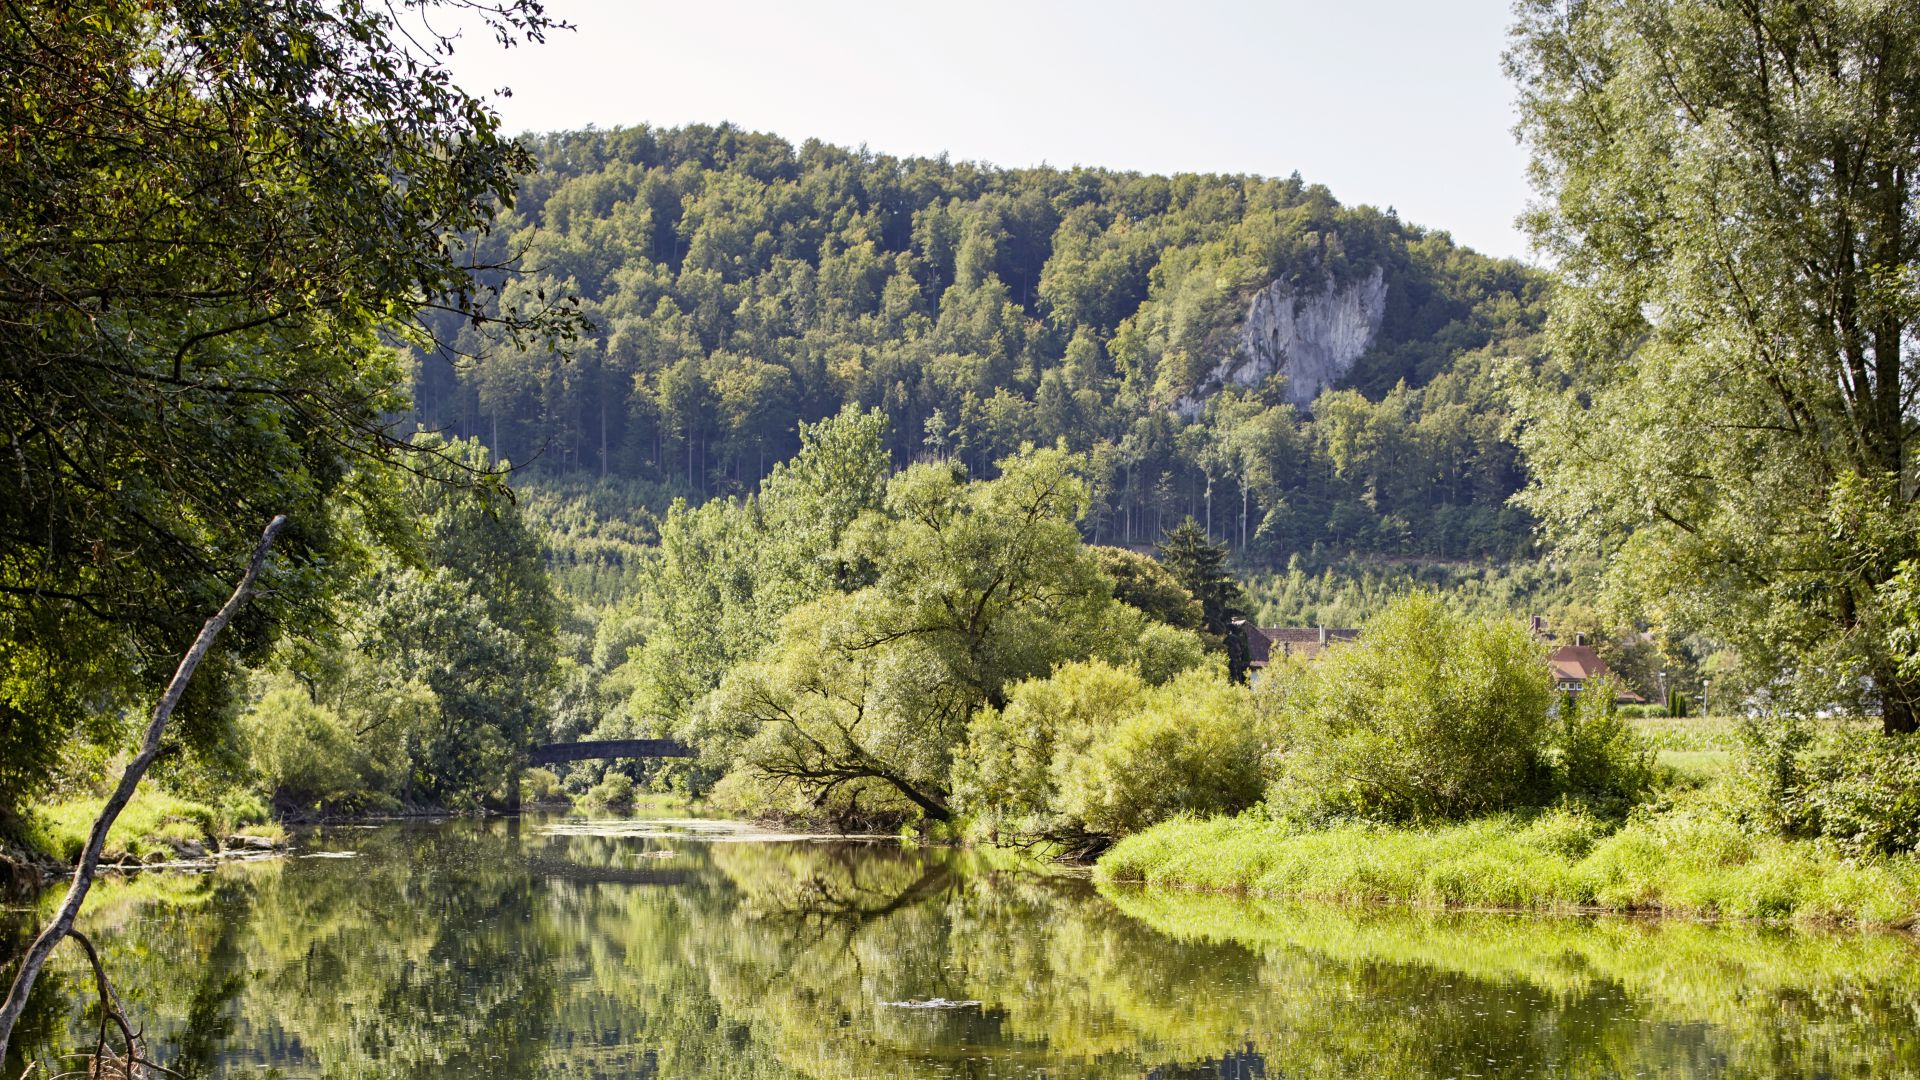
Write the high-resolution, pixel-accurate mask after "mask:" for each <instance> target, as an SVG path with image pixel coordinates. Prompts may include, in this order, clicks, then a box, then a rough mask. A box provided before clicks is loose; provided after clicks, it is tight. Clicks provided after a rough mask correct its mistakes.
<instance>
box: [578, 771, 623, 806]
mask: <svg viewBox="0 0 1920 1080" xmlns="http://www.w3.org/2000/svg"><path fill="white" fill-rule="evenodd" d="M582 801H583V802H585V803H586V804H587V805H588V806H594V807H600V808H603V809H608V810H625V809H626V808H628V807H630V806H632V805H633V781H632V780H630V779H628V778H627V777H626V776H625V775H624V774H622V773H617V772H610V773H608V774H607V775H606V777H605V779H602V780H601V781H600V782H599V783H598V784H595V785H594V786H593V787H592V789H591V790H589V791H588V792H587V793H586V795H585V796H583V797H582Z"/></svg>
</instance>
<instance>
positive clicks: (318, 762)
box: [242, 443, 559, 810]
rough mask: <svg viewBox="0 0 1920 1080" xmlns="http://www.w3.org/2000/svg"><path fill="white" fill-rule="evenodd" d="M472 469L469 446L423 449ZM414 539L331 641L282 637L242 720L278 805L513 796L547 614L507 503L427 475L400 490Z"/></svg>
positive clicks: (541, 714)
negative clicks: (272, 667) (269, 670)
mask: <svg viewBox="0 0 1920 1080" xmlns="http://www.w3.org/2000/svg"><path fill="white" fill-rule="evenodd" d="M434 454H435V457H434V459H433V460H436V461H441V462H445V463H447V465H446V467H447V468H454V469H468V470H472V471H476V472H484V471H486V470H488V469H489V468H490V467H491V460H490V458H489V456H488V455H487V453H486V451H485V450H483V449H481V448H480V447H478V446H477V445H474V444H472V443H454V444H448V445H440V446H435V447H434ZM395 500H396V503H397V505H398V506H399V507H400V508H402V510H403V511H404V513H405V514H406V515H407V520H408V521H409V523H410V526H411V531H412V533H413V535H412V537H411V542H410V545H409V547H410V550H405V551H404V552H403V554H404V555H405V556H406V561H402V559H401V558H397V557H396V558H389V559H386V560H384V561H382V562H380V563H379V564H378V565H377V566H376V567H375V569H374V571H373V573H371V574H370V575H369V576H367V577H366V578H365V579H363V580H362V581H361V582H360V583H359V588H358V591H357V592H356V593H355V594H351V599H352V606H351V607H350V608H349V609H348V610H347V612H346V618H345V619H344V620H343V623H344V625H343V626H342V627H341V630H340V633H339V635H338V636H329V637H324V638H318V639H314V640H300V639H290V640H288V641H286V642H284V643H283V645H282V647H281V649H280V651H279V652H278V654H277V655H276V657H275V667H276V668H277V671H276V672H274V673H270V674H269V675H268V676H266V677H265V678H264V680H263V682H262V685H261V686H260V687H259V689H258V695H259V696H258V697H257V698H256V699H255V700H254V701H253V702H252V703H251V705H250V707H249V709H248V710H247V712H246V713H245V715H244V716H243V719H242V727H243V728H244V729H245V730H246V731H247V732H248V733H249V736H250V750H251V755H252V760H253V765H254V767H255V769H256V770H257V772H258V773H259V779H260V780H261V781H262V782H263V783H264V784H265V785H266V786H267V790H268V791H269V792H271V793H272V794H273V796H274V797H275V798H276V800H278V801H281V802H283V803H286V804H290V805H295V806H300V807H303V808H305V807H313V806H323V807H326V808H329V809H340V810H351V809H356V808H365V807H368V806H380V805H390V804H391V803H392V802H393V801H394V800H401V801H406V802H412V803H416V804H428V805H436V806H442V807H449V808H468V807H473V806H477V805H479V804H480V803H482V802H485V801H504V800H506V799H507V798H508V797H509V796H510V790H509V788H510V779H511V777H512V776H513V774H514V773H515V772H516V771H517V770H518V769H519V768H520V767H521V765H522V763H523V760H524V755H525V752H526V750H527V749H528V748H529V747H530V746H531V745H532V744H533V743H534V741H536V739H537V738H538V737H539V736H541V735H542V734H543V733H544V732H545V731H546V730H547V728H548V725H549V722H550V721H549V717H550V711H549V710H550V708H551V703H552V700H553V697H552V695H553V692H554V691H555V690H556V689H558V688H559V685H558V684H557V682H556V661H557V644H556V641H557V630H558V625H557V624H558V618H559V612H558V605H557V602H556V600H555V598H554V596H553V593H552V588H551V585H550V584H549V581H548V578H547V576H546V572H545V569H544V567H543V565H542V563H541V558H540V548H539V545H538V543H537V542H536V540H535V539H534V536H533V534H532V532H531V531H530V530H529V529H528V527H527V525H526V523H525V522H524V521H523V520H522V518H521V516H520V513H519V509H518V507H517V506H516V505H515V504H514V503H513V502H511V501H509V500H507V499H505V498H493V497H488V496H487V495H486V494H485V493H483V492H477V491H474V490H472V489H469V488H465V487H462V486H460V485H457V484H452V483H448V482H447V478H446V477H444V476H443V475H439V474H437V473H435V472H426V471H423V472H422V474H420V475H416V476H412V477H410V478H409V479H408V481H407V482H406V483H405V484H403V485H401V487H400V490H399V491H398V492H396V494H395Z"/></svg>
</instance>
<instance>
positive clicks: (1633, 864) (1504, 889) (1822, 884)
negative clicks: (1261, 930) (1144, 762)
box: [1094, 798, 1920, 925]
mask: <svg viewBox="0 0 1920 1080" xmlns="http://www.w3.org/2000/svg"><path fill="white" fill-rule="evenodd" d="M1094 876H1095V878H1096V879H1097V880H1099V881H1101V882H1104V883H1109V884H1113V883H1122V882H1144V883H1145V884H1147V885H1149V886H1170V887H1185V888H1196V889H1211V890H1219V891H1229V892H1241V893H1248V894H1252V895H1256V896H1267V897H1290V898H1302V899H1316V900H1331V901H1342V902H1387V903H1397V904H1409V905H1419V906H1429V907H1464V908H1490V909H1511V910H1562V911H1613V912H1658V913H1662V914H1668V915H1686V916H1700V917H1733V918H1759V919H1780V920H1794V921H1805V922H1828V923H1848V924H1860V925H1907V924H1908V923H1910V922H1911V921H1912V920H1913V919H1914V917H1915V915H1916V913H1920V860H1917V859H1915V858H1912V857H1899V858H1887V859H1881V860H1876V861H1870V862H1869V861H1855V860H1850V859H1846V858H1843V857H1841V856H1839V855H1836V854H1834V853H1832V852H1830V851H1828V850H1826V849H1823V848H1820V847H1818V846H1816V845H1814V844H1812V843H1807V842H1799V841H1788V840H1781V839H1777V838H1773V837H1761V836H1753V835H1750V834H1748V833H1747V832H1745V831H1743V830H1742V829H1741V828H1740V827H1739V826H1738V825H1737V824H1736V823H1734V822H1733V821H1732V820H1730V819H1729V818H1727V817H1726V816H1725V815H1723V814H1721V813H1719V812H1717V811H1716V810H1715V809H1713V808H1712V806H1711V805H1710V803H1709V801H1708V800H1707V799H1704V798H1697V799H1693V800H1691V801H1690V802H1683V803H1682V804H1681V805H1680V806H1678V807H1675V808H1671V809H1668V810H1666V811H1665V812H1662V813H1658V814H1653V813H1642V814H1638V815H1636V816H1635V817H1634V818H1633V819H1632V820H1631V821H1630V822H1629V823H1628V824H1627V825H1625V826H1624V827H1621V828H1618V829H1612V828H1610V827H1609V826H1608V825H1606V824H1605V823H1603V822H1601V821H1598V820H1596V819H1593V818H1590V817H1587V816H1584V815H1581V814H1577V813H1572V812H1567V811H1553V812H1548V813H1544V814H1539V815H1536V816H1532V817H1526V816H1503V817H1495V818H1487V819H1483V820H1480V821H1473V822H1467V823H1465V824H1459V825H1447V826H1441V827H1435V828H1428V829H1412V828H1389V827H1384V826H1378V825H1364V824H1352V825H1340V826H1334V827H1330V828H1322V829H1303V828H1299V827H1295V826H1291V825H1286V824H1282V823H1277V822H1272V821H1265V820H1261V819H1258V818H1255V817H1251V816H1247V817H1239V818H1216V819H1213V820H1208V821H1194V820H1181V821H1172V822H1167V823H1165V824H1162V825H1159V826H1156V827H1154V828H1152V829H1148V830H1147V831H1145V832H1142V833H1139V834H1137V835H1135V836H1131V837H1128V838H1126V839H1124V840H1122V841H1121V842H1120V843H1119V844H1117V845H1115V846H1114V848H1113V849H1112V850H1111V851H1109V852H1107V854H1106V855H1105V856H1103V857H1102V858H1101V860H1100V862H1099V864H1098V866H1096V867H1095V869H1094Z"/></svg>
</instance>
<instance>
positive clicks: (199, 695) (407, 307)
mask: <svg viewBox="0 0 1920 1080" xmlns="http://www.w3.org/2000/svg"><path fill="white" fill-rule="evenodd" d="M417 6H418V7H421V8H427V9H431V8H435V7H441V6H465V7H475V6H477V5H456V4H453V3H448V4H440V3H435V2H433V0H429V2H427V3H424V4H421V5H417ZM485 9H486V10H485V11H484V12H482V13H481V14H480V24H481V25H483V26H491V27H492V28H493V30H494V31H495V32H496V33H497V34H498V36H500V37H501V39H502V40H506V41H512V40H520V39H538V38H539V37H540V36H541V35H542V33H543V32H544V30H545V29H546V28H547V27H548V26H549V25H550V23H549V20H548V19H547V18H546V17H545V16H544V15H543V14H542V12H541V10H540V5H539V3H537V2H536V0H507V2H505V3H500V4H489V5H485ZM450 44H451V41H450V39H442V38H428V39H426V42H425V43H423V42H422V40H421V39H420V38H419V37H418V36H417V31H414V30H413V28H411V27H410V26H403V25H402V24H401V22H400V21H399V16H398V15H396V14H395V13H394V12H393V11H392V10H391V9H388V8H386V7H383V6H380V5H365V4H357V3H356V4H346V5H341V4H335V3H331V2H327V0H286V2H276V3H247V4H239V5H218V4H206V3H201V2H198V0H181V2H175V3H148V2H145V0H86V2H83V3H78V4H54V5H48V4H28V5H17V6H15V7H13V8H10V9H9V11H8V14H7V15H6V17H5V18H4V19H0V131H5V132H6V136H5V138H4V153H0V204H4V205H5V206H6V207H7V208H8V209H7V213H6V214H5V216H4V221H0V250H4V251H5V253H6V255H5V258H4V259H0V357H4V359H0V430H4V431H5V432H6V433H7V445H8V447H9V450H8V455H9V461H10V465H9V467H8V469H7V470H6V479H5V480H4V481H0V483H4V484H5V487H4V489H0V492H3V493H0V537H4V539H0V793H3V794H0V804H4V805H0V812H4V811H10V810H13V809H16V808H17V807H18V805H19V804H20V801H21V800H23V799H26V798H28V797H30V796H32V795H33V794H34V793H35V792H36V791H38V790H41V789H42V788H43V786H44V785H45V784H46V782H47V781H48V778H49V776H50V773H51V769H52V766H53V764H54V762H55V759H56V758H57V756H58V755H59V753H60V752H61V751H62V749H63V748H64V747H65V746H66V745H67V744H68V743H70V742H71V741H73V740H74V739H75V738H76V737H79V736H80V735H81V734H82V731H81V729H82V728H84V727H86V726H87V723H88V717H90V716H96V715H100V714H109V715H111V714H113V713H115V712H116V711H118V710H120V709H122V708H127V707H131V706H134V705H139V706H145V705H146V704H147V703H148V702H150V701H151V699H152V698H153V697H155V696H157V692H158V688H159V687H160V685H161V684H162V683H163V682H164V681H165V679H166V678H167V677H168V676H169V675H170V674H171V673H172V671H173V668H174V666H175V664H176V662H177V661H178V659H179V657H180V656H181V654H182V653H183V652H184V651H185V649H186V648H187V646H188V645H189V644H190V643H191V642H192V640H193V638H194V635H195V633H196V632H197V631H198V629H199V626H200V623H201V621H202V620H203V619H205V618H206V617H207V615H208V614H210V613H211V612H212V611H213V610H214V609H215V608H217V607H218V606H219V603H220V601H221V599H223V598H224V595H225V593H226V590H227V587H228V585H227V583H228V582H230V580H231V579H232V577H233V576H234V568H235V567H236V566H237V565H239V564H241V563H242V562H244V560H245V556H246V553H247V552H248V551H249V550H250V549H251V547H252V544H253V542H254V539H255V538H256V537H257V536H258V535H259V532H260V529H261V527H262V526H263V525H264V524H265V522H266V521H267V520H268V519H269V518H270V517H271V516H273V515H274V514H276V513H284V514H286V515H287V516H288V518H289V519H290V521H291V526H290V527H289V528H287V529H286V530H285V531H284V533H283V534H282V536H281V537H280V540H279V543H278V544H277V545H276V547H275V552H274V562H273V563H272V564H271V565H270V566H269V568H268V570H267V572H266V574H265V576H264V579H263V585H264V588H263V589H262V590H261V595H260V596H259V597H258V598H257V599H256V600H255V602H253V603H251V604H249V605H248V607H247V609H246V610H245V611H243V612H241V614H240V616H239V617H238V618H237V619H236V620H235V623H234V625H233V626H232V627H231V628H230V629H229V631H228V632H227V633H226V634H224V635H223V636H222V638H221V642H220V646H219V654H218V655H217V656H216V657H214V658H212V659H211V660H210V661H209V662H208V663H207V664H206V665H205V666H204V667H203V668H202V669H201V675H200V677H199V678H198V679H196V680H195V683H194V686H193V688H192V693H191V694H190V695H189V698H188V700H187V701H186V702H185V703H184V704H183V706H182V707H181V709H180V710H179V713H178V716H177V721H176V723H175V724H174V725H173V728H174V729H177V734H178V737H179V744H180V745H182V746H184V747H185V748H187V749H188V750H191V751H198V752H205V753H207V754H209V755H212V756H215V757H217V756H219V755H220V754H221V753H223V752H224V747H225V746H226V745H227V744H228V743H229V742H230V740H228V739H227V738H226V733H225V731H224V724H225V722H226V721H227V720H228V719H229V718H230V716H231V710H230V709H229V708H228V707H227V706H228V703H229V701H230V698H231V696H232V695H231V691H232V689H233V688H234V686H235V685H236V683H237V673H238V670H239V665H238V663H236V660H250V661H251V660H259V659H261V658H262V657H263V656H264V654H265V653H266V651H267V650H268V648H269V647H270V646H271V645H272V643H273V641H274V640H275V638H276V636H277V634H278V633H279V632H281V631H282V630H284V629H299V628H312V627H314V626H316V625H318V624H320V623H322V622H323V621H324V607H325V601H326V600H327V598H328V594H329V592H330V591H331V590H332V589H333V587H334V586H336V585H338V584H339V583H340V582H341V581H342V579H343V577H344V578H350V577H351V575H350V574H343V573H342V571H344V570H347V569H349V568H350V567H351V566H352V564H353V563H354V562H355V560H356V558H357V557H358V554H359V552H358V548H359V545H360V537H359V536H358V535H357V534H356V531H355V530H353V529H349V528H345V527H343V522H344V521H345V520H346V517H345V516H344V515H342V514H340V513H339V512H338V511H340V509H341V508H342V507H344V506H347V505H356V506H360V507H363V508H368V509H372V508H374V506H375V504H377V502H378V499H379V487H380V485H379V484H378V483H377V482H376V481H374V480H370V479H369V475H368V474H372V475H374V476H378V475H380V474H382V473H383V472H384V471H385V470H386V469H387V468H388V467H390V466H391V465H393V464H394V463H397V462H404V461H409V460H414V459H419V458H422V457H428V456H430V455H431V451H430V450H426V449H424V448H416V447H414V446H412V445H411V444H409V443H408V442H407V441H406V440H405V438H404V437H402V436H398V435H396V434H394V433H393V432H392V428H391V424H392V420H393V418H394V416H395V415H396V414H398V413H400V412H402V411H404V409H405V408H406V395H405V383H406V373H405V369H404V366H403V363H402V359H401V357H400V356H399V355H397V354H396V353H395V351H394V350H393V349H392V348H391V347H389V346H388V344H385V343H383V336H389V335H400V336H401V337H403V338H405V339H406V340H408V341H413V342H418V343H421V344H425V343H427V341H428V340H429V337H430V335H429V334H428V333H427V328H426V327H425V325H424V324H422V323H421V322H420V320H419V319H418V318H417V317H416V316H417V314H418V313H419V312H420V311H421V310H422V309H423V308H425V307H427V306H430V305H431V306H434V307H436V308H438V309H440V311H441V312H442V313H443V314H444V315H446V316H447V317H448V319H450V320H455V321H463V322H469V323H471V324H473V325H474V326H475V327H476V328H477V329H476V331H475V333H476V334H480V333H484V334H488V335H492V336H495V337H502V338H506V339H514V340H520V341H524V342H528V343H536V342H537V343H540V344H541V345H543V346H547V347H551V346H555V345H563V344H564V342H565V340H566V339H567V338H568V337H570V336H571V333H572V332H573V331H574V330H575V329H577V327H578V322H577V320H576V318H575V317H574V316H573V315H572V314H571V313H570V312H569V311H568V310H564V309H562V308H556V307H552V306H549V305H546V304H544V303H541V302H539V301H537V300H536V299H535V298H534V297H533V296H528V297H526V298H525V300H526V302H525V303H521V302H518V301H515V300H511V299H508V300H504V301H503V300H502V299H501V298H500V296H499V295H498V293H499V291H500V290H499V288H498V286H499V285H500V284H501V282H502V275H501V273H500V272H499V271H498V269H497V268H495V269H494V270H493V271H492V273H491V277H489V278H484V279H482V278H476V277H475V276H474V273H473V272H474V270H475V268H476V260H475V258H474V252H473V250H472V247H471V244H472V242H473V241H474V240H475V239H478V238H479V237H481V236H483V235H484V234H485V233H486V232H487V231H488V230H489V229H490V227H491V226H492V224H493V222H494V220H495V218H496V215H497V214H498V212H499V210H500V208H501V206H502V204H503V203H504V202H506V201H508V200H510V198H511V196H512V194H513V190H514V183H515V178H516V176H518V175H520V174H522V173H524V172H526V171H527V170H528V169H529V168H531V167H532V165H533V161H532V158H531V157H530V156H529V155H528V153H527V151H526V150H525V149H523V148H522V147H520V146H519V145H518V144H516V143H513V142H511V141H509V140H506V139H504V138H502V137H501V136H500V135H499V133H498V130H497V118H496V117H495V115H494V114H493V112H492V111H491V109H489V108H488V107H487V106H486V105H485V104H484V103H483V102H481V101H480V100H478V99H476V98H473V97H470V96H468V95H466V94H464V93H463V92H461V91H460V90H459V89H458V88H457V87H455V86H454V85H452V84H451V82H449V81H448V79H447V71H446V67H445V60H446V47H448V46H450ZM401 177H404V178H405V179H404V182H399V181H398V180H397V179H396V178H401ZM483 269H484V268H483ZM385 340H386V341H391V337H386V338H385ZM476 344H477V342H476ZM468 479H474V478H468ZM361 524H363V525H364V526H366V527H369V528H371V529H372V530H373V531H374V532H375V533H376V534H378V533H379V531H380V526H382V525H383V524H390V522H384V521H383V520H382V519H381V518H380V517H379V516H378V515H377V514H374V515H371V516H367V517H364V518H363V519H362V520H361ZM174 733H175V732H174V731H173V730H170V732H169V736H170V738H171V737H172V736H173V735H174ZM91 734H93V735H107V736H110V735H111V732H104V733H103V732H99V731H94V732H92V733H91Z"/></svg>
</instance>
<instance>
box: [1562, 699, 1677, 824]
mask: <svg viewBox="0 0 1920 1080" xmlns="http://www.w3.org/2000/svg"><path fill="white" fill-rule="evenodd" d="M1619 692H1620V684H1619V682H1618V681H1617V680H1614V679H1610V678H1605V679H1595V680H1592V681H1590V682H1588V684H1587V685H1586V687H1585V688H1584V689H1582V690H1581V691H1580V692H1579V693H1577V694H1568V695H1566V696H1565V697H1563V698H1562V699H1561V701H1560V704H1559V708H1558V710H1556V712H1555V714H1554V718H1553V730H1552V733H1551V736H1550V740H1551V746H1550V749H1549V750H1548V760H1549V761H1550V762H1551V763H1552V765H1553V782H1554V787H1555V789H1556V790H1558V791H1559V792H1560V793H1561V794H1562V795H1565V796H1570V797H1572V798H1574V799H1577V800H1581V801H1584V802H1587V803H1589V804H1593V805H1595V806H1596V808H1604V809H1611V810H1614V811H1622V810H1625V809H1626V808H1627V807H1629V806H1631V805H1632V804H1634V803H1635V802H1638V801H1639V800H1640V798H1641V797H1642V796H1644V795H1645V794H1646V793H1647V792H1648V791H1650V790H1651V789H1652V787H1653V781H1654V775H1653V753H1654V752H1653V748H1652V747H1651V746H1649V745H1648V744H1647V742H1646V741H1645V740H1643V739H1642V738H1641V737H1640V734H1639V732H1638V731H1636V730H1635V729H1634V727H1633V726H1632V725H1631V724H1630V723H1628V721H1627V720H1626V718H1625V717H1623V716H1621V715H1620V709H1619V706H1618V705H1617V704H1615V702H1616V700H1617V698H1618V697H1619Z"/></svg>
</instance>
